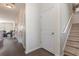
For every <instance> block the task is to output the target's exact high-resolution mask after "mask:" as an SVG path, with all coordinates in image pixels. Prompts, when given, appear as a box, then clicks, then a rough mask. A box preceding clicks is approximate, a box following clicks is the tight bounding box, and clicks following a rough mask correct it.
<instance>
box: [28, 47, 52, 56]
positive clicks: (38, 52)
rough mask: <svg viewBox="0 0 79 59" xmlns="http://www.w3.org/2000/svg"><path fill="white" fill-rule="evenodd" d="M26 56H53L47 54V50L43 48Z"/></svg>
mask: <svg viewBox="0 0 79 59" xmlns="http://www.w3.org/2000/svg"><path fill="white" fill-rule="evenodd" d="M27 56H54V54H52V53H50V52H48V51H47V50H45V49H43V48H40V49H37V50H35V51H33V52H31V53H29V54H27Z"/></svg>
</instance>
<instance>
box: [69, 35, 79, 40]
mask: <svg viewBox="0 0 79 59" xmlns="http://www.w3.org/2000/svg"><path fill="white" fill-rule="evenodd" d="M76 39H77V40H79V37H76V36H69V38H68V40H76Z"/></svg>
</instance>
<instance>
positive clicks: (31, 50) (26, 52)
mask: <svg viewBox="0 0 79 59" xmlns="http://www.w3.org/2000/svg"><path fill="white" fill-rule="evenodd" d="M39 48H40V47H37V48H34V49H30V50H28V51H27V50H25V54H28V53H30V52H33V51H35V50H37V49H39Z"/></svg>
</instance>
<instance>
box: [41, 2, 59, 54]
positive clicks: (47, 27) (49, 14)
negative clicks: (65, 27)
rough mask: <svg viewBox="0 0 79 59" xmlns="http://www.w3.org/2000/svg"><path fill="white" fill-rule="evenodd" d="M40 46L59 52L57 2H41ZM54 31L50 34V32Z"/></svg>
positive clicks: (52, 51)
mask: <svg viewBox="0 0 79 59" xmlns="http://www.w3.org/2000/svg"><path fill="white" fill-rule="evenodd" d="M40 15H41V46H42V48H44V49H46V50H48V51H49V52H51V53H53V54H55V55H59V54H60V39H59V23H60V21H59V4H57V3H55V4H54V3H46V4H44V3H43V4H41V14H40ZM52 32H53V33H54V35H52V34H51V33H52Z"/></svg>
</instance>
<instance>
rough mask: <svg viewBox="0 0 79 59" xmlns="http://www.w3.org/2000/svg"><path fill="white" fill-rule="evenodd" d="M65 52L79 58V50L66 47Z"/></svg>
mask: <svg viewBox="0 0 79 59" xmlns="http://www.w3.org/2000/svg"><path fill="white" fill-rule="evenodd" d="M65 52H68V53H70V54H72V55H74V56H79V49H76V48H73V47H70V46H66V47H65Z"/></svg>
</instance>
